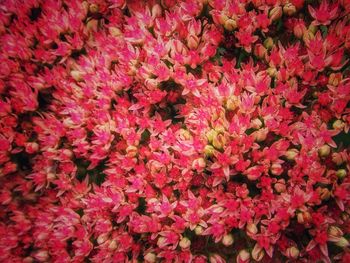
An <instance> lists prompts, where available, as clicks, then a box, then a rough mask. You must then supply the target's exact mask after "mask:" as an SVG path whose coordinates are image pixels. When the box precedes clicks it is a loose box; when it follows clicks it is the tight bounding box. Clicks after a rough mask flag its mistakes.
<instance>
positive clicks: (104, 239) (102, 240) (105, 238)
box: [97, 234, 108, 245]
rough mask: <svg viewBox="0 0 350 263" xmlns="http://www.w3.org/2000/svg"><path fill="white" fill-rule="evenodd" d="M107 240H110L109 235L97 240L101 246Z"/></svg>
mask: <svg viewBox="0 0 350 263" xmlns="http://www.w3.org/2000/svg"><path fill="white" fill-rule="evenodd" d="M107 239H108V234H101V235H99V236H98V238H97V243H98V244H99V245H101V244H102V243H104V242H106V240H107Z"/></svg>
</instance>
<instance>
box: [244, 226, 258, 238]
mask: <svg viewBox="0 0 350 263" xmlns="http://www.w3.org/2000/svg"><path fill="white" fill-rule="evenodd" d="M256 233H258V228H257V227H256V224H254V223H249V224H247V234H248V235H251V236H253V235H255V234H256Z"/></svg>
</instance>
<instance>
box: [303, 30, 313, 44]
mask: <svg viewBox="0 0 350 263" xmlns="http://www.w3.org/2000/svg"><path fill="white" fill-rule="evenodd" d="M314 38H315V35H314V34H313V33H312V32H311V31H310V30H305V32H304V34H303V41H304V42H305V43H308V42H309V41H310V40H312V39H314Z"/></svg>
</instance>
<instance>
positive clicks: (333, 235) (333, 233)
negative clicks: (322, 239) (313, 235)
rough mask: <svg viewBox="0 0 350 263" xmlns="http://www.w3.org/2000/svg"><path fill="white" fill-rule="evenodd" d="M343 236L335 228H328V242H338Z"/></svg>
mask: <svg viewBox="0 0 350 263" xmlns="http://www.w3.org/2000/svg"><path fill="white" fill-rule="evenodd" d="M343 235H344V233H343V231H342V230H341V229H340V228H339V227H337V226H330V227H329V228H328V237H329V240H330V241H333V240H334V241H335V240H336V241H339V238H341V237H342V236H343Z"/></svg>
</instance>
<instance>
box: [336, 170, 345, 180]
mask: <svg viewBox="0 0 350 263" xmlns="http://www.w3.org/2000/svg"><path fill="white" fill-rule="evenodd" d="M335 175H336V176H337V177H338V178H339V179H343V178H345V176H346V170H345V169H339V170H338V171H337V172H336V173H335Z"/></svg>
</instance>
